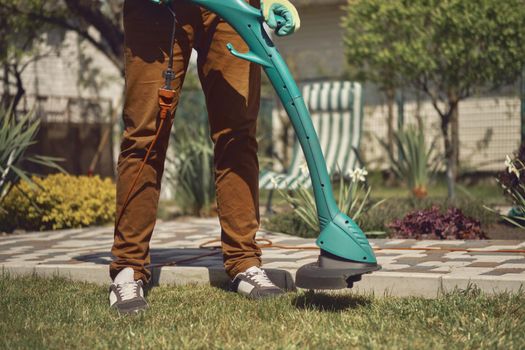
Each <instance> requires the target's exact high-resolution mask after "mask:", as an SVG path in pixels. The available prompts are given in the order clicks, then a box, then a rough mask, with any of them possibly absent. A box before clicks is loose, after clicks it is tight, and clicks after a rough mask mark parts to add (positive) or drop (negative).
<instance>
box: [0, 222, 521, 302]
mask: <svg viewBox="0 0 525 350" xmlns="http://www.w3.org/2000/svg"><path fill="white" fill-rule="evenodd" d="M219 236H220V228H219V224H218V221H217V219H184V220H178V221H170V222H159V223H158V224H157V227H156V229H155V232H154V234H153V239H152V242H151V255H152V263H153V264H154V265H155V266H156V267H155V268H154V269H153V270H154V277H153V279H154V282H155V283H160V284H167V283H170V284H171V283H172V284H187V283H211V284H214V285H221V284H224V283H227V276H226V274H225V273H224V270H223V268H222V256H221V254H220V251H219V250H218V249H215V250H213V249H211V248H199V247H200V246H201V245H202V244H203V243H205V242H208V241H210V240H213V239H216V238H219ZM257 238H258V239H269V240H271V241H272V242H273V243H274V244H279V245H286V246H303V247H311V246H314V240H313V239H303V238H298V237H293V236H288V235H284V234H277V233H269V232H259V233H258V235H257ZM112 240H113V233H112V228H111V227H96V228H86V229H75V230H64V231H54V232H37V233H28V234H19V235H8V236H3V237H0V266H2V269H3V270H4V271H9V272H10V273H12V274H26V273H36V274H39V275H54V274H58V275H64V276H69V277H71V278H73V279H76V280H86V281H90V282H96V283H101V284H105V283H108V282H109V278H108V267H107V265H108V264H109V262H110V260H111V256H110V253H109V250H110V248H111V243H112ZM371 243H372V246H373V247H374V249H376V254H377V258H378V262H379V264H380V265H382V270H381V271H378V272H375V273H373V274H370V275H365V276H363V280H362V281H361V282H359V283H356V284H355V287H354V288H353V289H352V290H355V291H357V292H365V293H368V292H373V293H375V294H380V295H383V294H388V295H396V296H409V295H410V296H416V295H417V296H425V297H435V296H437V295H439V293H441V292H442V291H447V290H451V289H454V288H456V287H458V288H466V287H467V286H468V285H469V284H475V285H477V286H478V287H480V288H481V289H483V290H484V291H486V292H489V293H491V292H498V291H517V290H519V289H520V288H521V287H522V286H523V287H525V254H523V253H515V252H514V253H502V252H491V251H494V250H516V249H520V250H523V249H525V241H494V240H492V241H491V240H480V241H415V240H391V239H375V240H371ZM212 245H217V243H215V244H212ZM403 248H412V249H413V250H403ZM429 248H430V249H432V250H429ZM437 248H442V249H437ZM446 249H473V250H476V251H475V252H472V251H471V252H466V251H451V250H446ZM317 255H318V251H316V250H297V249H295V250H293V249H292V250H283V249H275V248H266V249H263V263H264V266H265V267H266V268H272V269H280V270H285V271H287V272H288V273H287V274H286V275H287V276H295V271H296V270H297V269H298V268H299V267H300V266H302V265H304V264H306V263H310V262H313V261H315V260H316V258H317ZM195 257H199V258H198V259H192V258H195ZM176 262H178V263H176ZM173 263H176V264H175V265H176V266H162V265H170V264H171V265H173Z"/></svg>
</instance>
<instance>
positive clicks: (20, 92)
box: [13, 67, 26, 115]
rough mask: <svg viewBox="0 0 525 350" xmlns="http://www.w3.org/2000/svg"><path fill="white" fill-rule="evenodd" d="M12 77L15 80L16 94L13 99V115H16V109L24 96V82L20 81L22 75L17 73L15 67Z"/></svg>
mask: <svg viewBox="0 0 525 350" xmlns="http://www.w3.org/2000/svg"><path fill="white" fill-rule="evenodd" d="M14 73H15V74H14V75H15V80H16V94H15V97H14V98H13V113H15V115H16V107H17V106H18V104H19V103H20V100H21V99H22V97H24V95H25V94H26V89H25V88H24V82H23V81H22V73H21V72H19V71H18V68H17V67H14Z"/></svg>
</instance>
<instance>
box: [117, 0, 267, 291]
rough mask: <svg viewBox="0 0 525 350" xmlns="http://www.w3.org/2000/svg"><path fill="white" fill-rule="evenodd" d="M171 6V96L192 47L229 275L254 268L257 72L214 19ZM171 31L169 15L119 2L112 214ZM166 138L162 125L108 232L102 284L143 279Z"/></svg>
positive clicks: (147, 133)
mask: <svg viewBox="0 0 525 350" xmlns="http://www.w3.org/2000/svg"><path fill="white" fill-rule="evenodd" d="M252 5H254V6H255V5H258V4H252ZM173 8H174V10H175V12H176V14H177V20H178V22H179V26H178V28H177V40H176V42H175V43H173V45H174V52H175V59H174V70H175V73H176V79H175V83H174V87H175V89H176V91H177V93H180V90H181V88H182V84H183V81H184V76H185V73H186V69H187V67H188V62H189V59H190V54H191V50H192V48H195V49H196V50H197V53H198V72H199V78H200V81H201V85H202V89H203V91H204V94H205V96H206V105H207V108H208V115H209V124H210V130H211V138H212V141H213V143H214V168H215V184H216V192H217V206H218V212H219V220H220V224H221V227H222V234H221V236H222V237H221V238H222V248H223V255H224V266H225V268H226V271H227V272H228V274H229V275H230V276H231V277H233V276H235V275H236V274H237V273H239V272H243V271H244V270H246V269H247V268H249V267H251V266H259V265H260V264H261V260H260V255H261V251H260V249H258V247H257V245H256V244H255V233H256V231H257V229H258V228H259V192H258V173H259V165H258V159H257V141H256V138H255V131H256V122H257V114H258V110H259V98H260V78H261V71H260V67H259V66H257V65H255V64H253V63H249V62H247V61H244V60H241V59H238V58H235V57H234V56H232V55H231V54H230V53H229V52H228V50H227V48H226V44H227V43H229V42H231V43H232V44H233V45H234V46H235V47H236V48H237V49H238V50H240V51H246V50H247V49H248V47H247V45H246V44H245V43H244V41H243V40H242V38H241V37H240V36H239V35H238V34H237V33H236V32H235V31H234V30H233V29H232V27H231V26H230V25H228V24H227V23H226V22H224V21H223V20H222V19H220V18H218V17H217V16H216V15H215V14H213V13H211V12H209V11H207V10H205V9H202V8H200V7H198V6H195V5H190V4H188V3H187V2H183V1H175V4H174V5H173ZM171 29H172V17H171V14H170V13H169V12H168V11H167V10H166V9H165V8H163V7H162V6H159V5H156V4H153V3H151V2H150V1H148V0H126V1H125V4H124V30H125V45H126V50H125V60H126V91H125V94H126V96H125V106H124V123H125V131H124V135H123V141H122V144H121V153H120V156H119V160H118V178H117V214H118V213H120V211H121V210H122V207H123V204H124V203H123V202H124V200H125V196H126V194H127V192H128V191H129V188H130V186H131V183H132V181H133V179H134V177H135V175H136V173H137V170H138V168H139V166H140V164H141V162H142V158H143V157H144V154H145V151H146V149H147V147H148V146H149V145H150V144H151V142H152V140H153V138H154V135H155V131H156V128H157V126H158V123H159V117H158V114H159V107H158V98H157V89H158V88H159V87H161V86H162V84H163V78H162V72H163V71H164V70H165V69H166V67H167V61H168V57H167V55H168V54H169V49H170V47H169V45H171V43H170V42H169V41H170V37H171ZM177 100H178V96H177ZM168 126H169V125H168ZM168 140H169V127H166V128H165V130H164V131H163V132H162V133H161V136H160V138H159V140H158V142H157V145H156V146H155V148H154V150H153V152H152V155H151V157H150V159H149V161H148V163H147V164H146V166H145V168H144V170H143V172H142V175H141V177H140V179H139V181H138V183H137V185H136V187H135V191H134V193H133V195H132V196H131V200H130V202H129V204H128V205H127V207H126V210H125V211H124V213H123V216H122V218H121V220H120V223H119V225H118V227H115V240H114V244H113V248H112V250H111V252H112V254H113V256H114V261H113V262H112V264H111V266H110V274H111V277H112V278H114V277H115V276H116V274H117V273H118V272H119V271H120V270H122V269H123V268H125V267H132V268H133V269H134V270H135V279H142V280H144V281H148V280H149V278H150V272H149V271H148V269H147V265H149V264H150V252H149V241H150V239H151V235H152V232H153V228H154V226H155V221H156V214H157V205H158V200H159V192H160V185H161V178H162V173H163V170H164V160H165V156H166V148H167V146H168Z"/></svg>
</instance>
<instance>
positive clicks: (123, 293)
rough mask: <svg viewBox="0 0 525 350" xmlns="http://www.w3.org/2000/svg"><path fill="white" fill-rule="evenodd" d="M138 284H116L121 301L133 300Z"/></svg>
mask: <svg viewBox="0 0 525 350" xmlns="http://www.w3.org/2000/svg"><path fill="white" fill-rule="evenodd" d="M138 286H139V284H138V283H137V282H125V283H120V284H117V291H118V293H119V295H120V299H122V301H125V300H129V299H133V298H135V297H136V296H137V288H138Z"/></svg>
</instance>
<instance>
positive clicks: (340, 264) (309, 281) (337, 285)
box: [295, 249, 381, 289]
mask: <svg viewBox="0 0 525 350" xmlns="http://www.w3.org/2000/svg"><path fill="white" fill-rule="evenodd" d="M380 269H381V266H380V265H378V264H377V263H362V262H357V261H352V260H347V259H343V258H340V257H338V256H336V255H333V254H330V253H328V252H327V251H324V250H322V249H321V255H319V259H318V260H317V262H314V263H310V264H306V265H304V266H302V267H301V268H299V270H297V273H296V275H295V284H296V286H297V287H299V288H303V289H343V288H352V287H353V285H354V283H355V282H358V281H360V280H361V276H362V275H364V274H366V273H371V272H373V271H377V270H380Z"/></svg>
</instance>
